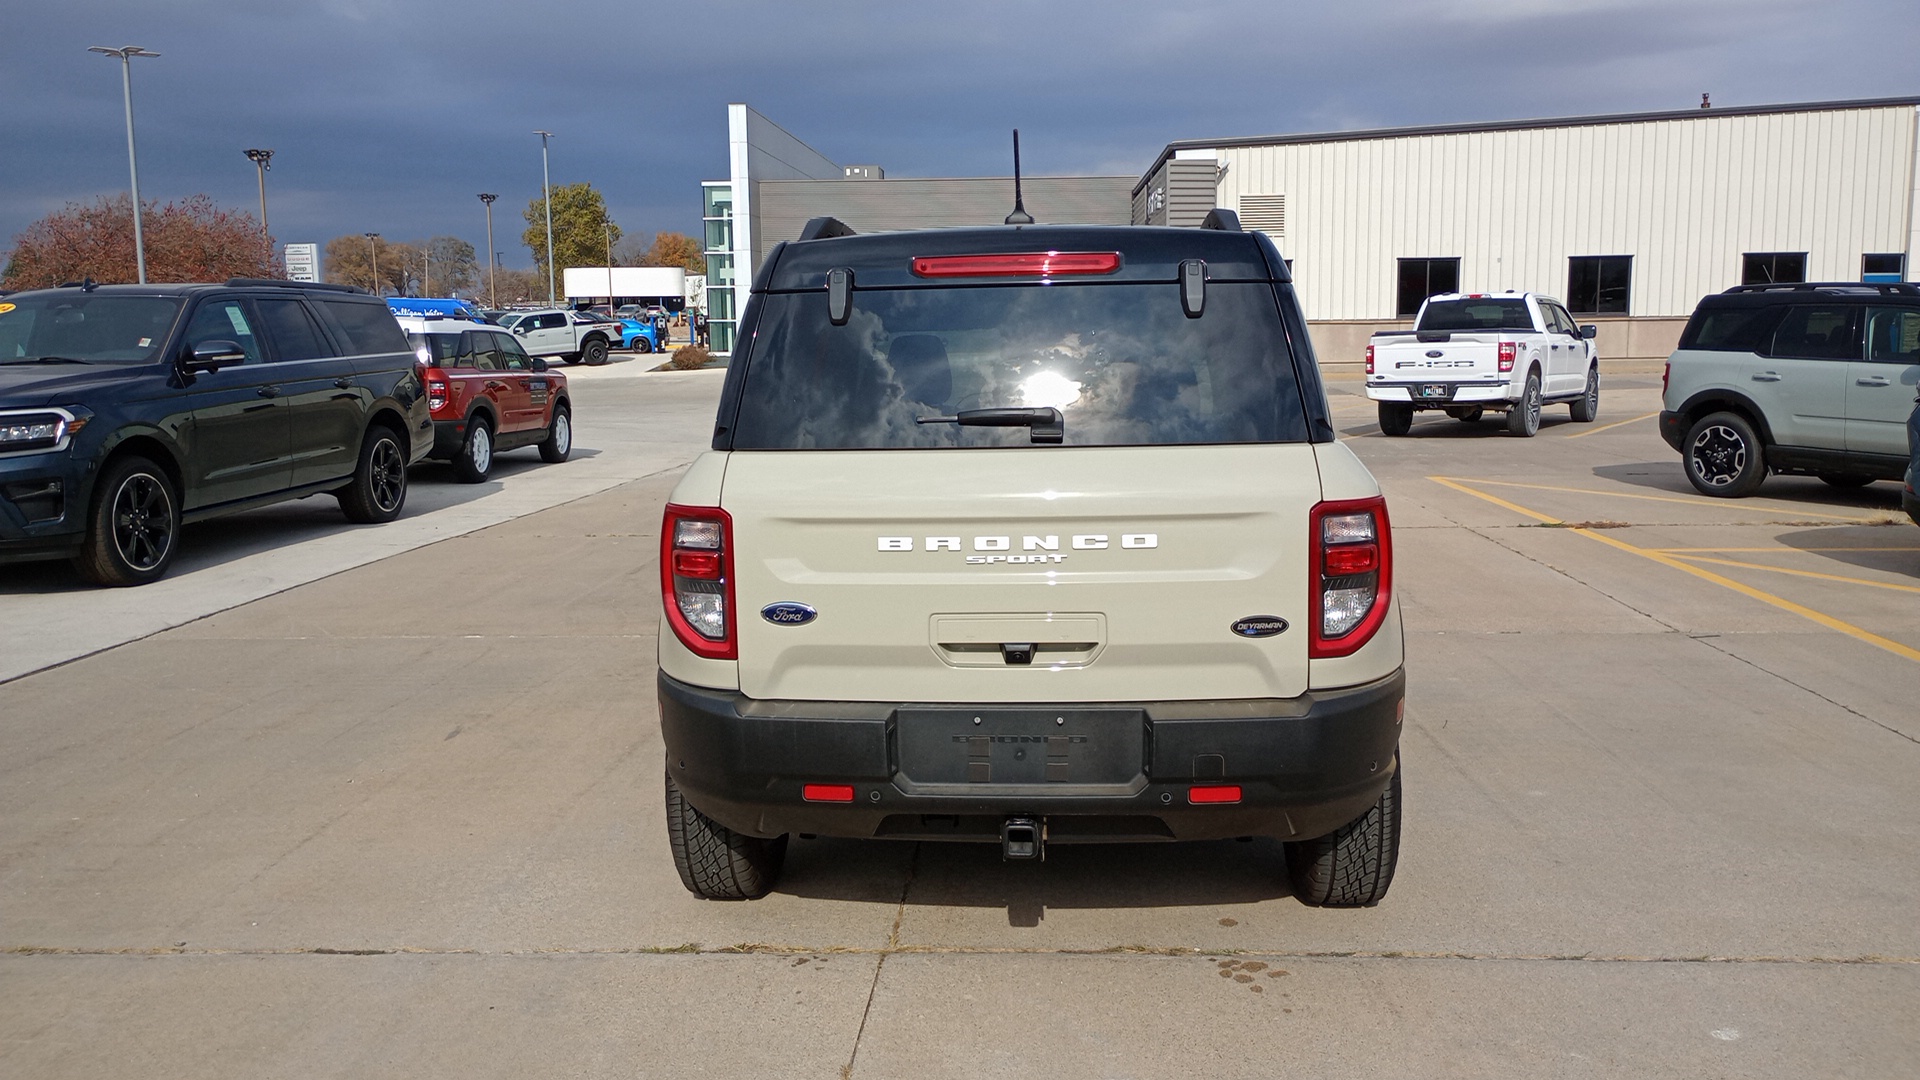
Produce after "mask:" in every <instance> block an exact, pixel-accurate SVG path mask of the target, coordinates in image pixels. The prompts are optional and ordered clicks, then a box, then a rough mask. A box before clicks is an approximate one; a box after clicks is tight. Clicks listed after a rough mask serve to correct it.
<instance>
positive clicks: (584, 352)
mask: <svg viewBox="0 0 1920 1080" xmlns="http://www.w3.org/2000/svg"><path fill="white" fill-rule="evenodd" d="M580 359H581V360H583V361H585V362H586V365H587V366H588V367H599V366H600V365H601V364H604V363H606V362H607V339H606V338H598V337H597V338H593V339H592V340H590V341H588V342H587V343H586V344H585V345H583V346H581V347H580Z"/></svg>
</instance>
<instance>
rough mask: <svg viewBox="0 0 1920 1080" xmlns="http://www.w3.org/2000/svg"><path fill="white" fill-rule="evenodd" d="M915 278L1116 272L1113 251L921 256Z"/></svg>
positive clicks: (1117, 266) (1117, 262) (1116, 255)
mask: <svg viewBox="0 0 1920 1080" xmlns="http://www.w3.org/2000/svg"><path fill="white" fill-rule="evenodd" d="M912 268H913V272H914V274H915V275H917V276H919V277H930V278H946V277H1053V276H1055V275H1058V274H1111V273H1113V272H1114V271H1116V270H1118V269H1120V253H1119V252H1117V251H1027V252H1019V253H1011V254H1002V255H923V256H920V257H919V258H916V259H914V260H913V263H912Z"/></svg>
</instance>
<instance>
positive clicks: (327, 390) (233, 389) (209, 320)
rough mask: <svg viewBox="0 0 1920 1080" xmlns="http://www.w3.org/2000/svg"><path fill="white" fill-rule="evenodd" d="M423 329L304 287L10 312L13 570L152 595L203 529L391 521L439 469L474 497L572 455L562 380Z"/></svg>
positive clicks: (465, 334)
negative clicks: (321, 505)
mask: <svg viewBox="0 0 1920 1080" xmlns="http://www.w3.org/2000/svg"><path fill="white" fill-rule="evenodd" d="M409 319H410V320H411V321H412V322H413V323H415V324H416V325H417V326H418V327H419V328H420V330H421V335H420V340H418V341H415V342H409V340H408V336H407V334H406V333H404V332H403V331H402V329H401V326H400V323H399V321H397V320H396V318H395V316H394V315H393V314H392V312H391V310H390V309H389V307H388V306H387V305H386V304H384V303H382V302H381V301H380V300H379V299H378V298H375V297H373V296H369V295H367V294H366V293H365V292H363V291H361V290H359V289H355V288H350V287H346V286H337V285H320V284H312V283H296V282H289V281H264V280H263V281H253V280H234V281H229V282H227V283H225V284H223V285H206V284H201V285H109V286H96V285H94V284H93V283H92V282H86V283H83V284H80V285H72V286H64V287H61V288H57V289H42V290H35V291H30V292H19V293H13V294H11V295H8V296H7V297H6V298H5V299H4V300H0V562H15V561H25V560H33V559H56V558H67V559H71V560H72V561H73V562H74V565H75V566H76V567H77V568H78V570H79V572H80V573H81V575H82V576H84V577H85V578H87V579H88V580H90V581H93V582H95V583H98V584H101V585H142V584H146V583H148V582H152V581H156V580H158V579H159V578H160V577H162V576H163V575H165V573H166V572H167V568H168V566H169V565H170V564H171V563H172V561H173V559H174V556H175V554H176V552H177V549H178V544H179V538H180V530H181V527H182V526H183V525H185V524H189V523H192V522H195V521H200V520H204V519H207V518H212V517H217V516H221V515H224V514H230V513H236V512H239V511H243V510H248V509H252V508H255V507H259V506H265V505H268V504H271V503H275V502H280V501H283V500H288V499H296V498H302V497H305V496H308V495H314V494H321V493H325V494H331V495H333V496H334V497H335V498H337V499H338V500H339V502H340V508H341V510H342V512H343V513H344V514H345V516H346V517H347V519H348V520H349V521H353V522H360V523H380V522H386V521H391V520H393V519H395V518H397V517H399V516H400V513H401V511H402V509H403V507H404V506H405V502H406V494H407V478H408V469H409V467H410V466H412V465H413V464H415V463H417V462H419V461H422V460H424V459H426V458H429V457H443V458H447V459H449V460H452V461H453V462H454V463H455V467H456V471H457V472H458V473H459V474H460V475H461V476H462V478H463V479H468V480H478V479H483V478H484V477H485V476H486V474H487V472H488V471H489V470H490V468H491V464H492V458H493V455H494V453H496V452H498V451H500V450H505V449H510V448H512V447H515V446H520V445H538V446H539V447H540V450H541V455H542V456H543V457H544V458H545V459H546V460H548V461H564V460H565V459H566V458H567V456H568V454H569V453H570V452H571V448H572V418H571V402H570V401H569V400H568V397H567V389H566V380H565V379H564V377H562V376H559V375H558V374H556V373H548V372H545V371H544V370H542V369H543V368H544V367H545V365H544V362H542V361H539V360H537V359H536V358H534V357H531V356H529V355H528V354H527V352H526V351H525V350H524V349H523V348H522V347H521V346H520V345H519V342H518V341H517V340H516V339H515V338H514V337H513V335H511V334H509V333H507V332H505V331H502V330H499V329H497V328H494V327H489V326H486V325H485V324H481V323H475V322H473V321H470V320H465V319H462V320H454V319H439V318H428V317H413V316H410V317H409ZM449 330H451V340H450V341H444V340H443V339H446V338H448V336H449V334H448V331H449ZM416 350H421V351H424V352H425V353H426V354H427V356H426V357H424V358H423V357H422V356H420V355H419V354H418V353H417V352H416ZM436 351H438V352H436ZM429 361H434V362H429ZM476 431H479V432H481V434H480V435H478V436H476V434H475V432H476Z"/></svg>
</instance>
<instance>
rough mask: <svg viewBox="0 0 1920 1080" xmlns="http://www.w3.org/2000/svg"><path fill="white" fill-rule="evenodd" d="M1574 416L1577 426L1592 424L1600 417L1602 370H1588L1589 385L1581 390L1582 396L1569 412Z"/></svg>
mask: <svg viewBox="0 0 1920 1080" xmlns="http://www.w3.org/2000/svg"><path fill="white" fill-rule="evenodd" d="M1567 411H1568V412H1571V413H1572V414H1573V422H1574V423H1576V424H1591V423H1593V422H1594V420H1595V419H1596V418H1598V417H1599V415H1600V369H1599V368H1588V369H1587V384H1586V385H1585V386H1583V387H1581V389H1580V396H1579V397H1577V398H1574V399H1573V403H1572V405H1571V407H1569V409H1568V410H1567Z"/></svg>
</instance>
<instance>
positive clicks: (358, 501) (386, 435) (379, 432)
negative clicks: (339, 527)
mask: <svg viewBox="0 0 1920 1080" xmlns="http://www.w3.org/2000/svg"><path fill="white" fill-rule="evenodd" d="M336 494H337V495H338V496H339V498H340V512H341V513H343V514H345V515H347V520H348V521H352V522H355V523H358V524H362V525H377V524H380V523H382V522H387V521H392V520H393V519H394V518H397V517H399V516H400V510H401V508H402V507H403V506H405V505H406V502H407V456H406V454H405V453H403V452H402V451H401V449H400V436H398V435H395V434H394V433H393V429H392V428H390V427H387V426H386V425H384V424H377V425H375V426H374V427H372V428H369V429H368V430H367V437H366V439H365V441H363V442H362V443H361V444H360V460H359V463H358V464H357V465H355V466H354V470H353V479H352V480H351V481H350V482H348V484H347V486H346V487H343V488H341V489H340V490H339V491H338V492H336Z"/></svg>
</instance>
